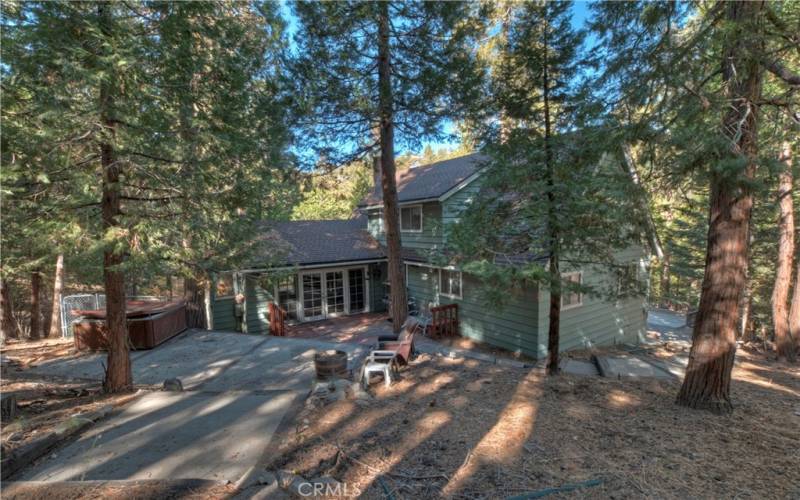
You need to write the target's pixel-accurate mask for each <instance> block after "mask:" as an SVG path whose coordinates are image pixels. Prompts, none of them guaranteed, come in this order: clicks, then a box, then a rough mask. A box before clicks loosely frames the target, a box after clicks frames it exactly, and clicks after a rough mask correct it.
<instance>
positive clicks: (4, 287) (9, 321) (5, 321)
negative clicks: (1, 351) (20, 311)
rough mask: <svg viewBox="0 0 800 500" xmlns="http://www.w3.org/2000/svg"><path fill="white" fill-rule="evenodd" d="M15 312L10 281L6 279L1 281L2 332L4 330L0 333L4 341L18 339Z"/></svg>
mask: <svg viewBox="0 0 800 500" xmlns="http://www.w3.org/2000/svg"><path fill="white" fill-rule="evenodd" d="M13 310H14V309H13V306H12V304H11V290H9V288H8V280H7V279H5V278H3V279H0V330H2V331H1V332H0V333H1V334H2V335H1V336H2V337H3V340H6V339H16V338H18V336H17V327H16V325H15V324H14V313H13Z"/></svg>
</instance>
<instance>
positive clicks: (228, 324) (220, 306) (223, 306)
mask: <svg viewBox="0 0 800 500" xmlns="http://www.w3.org/2000/svg"><path fill="white" fill-rule="evenodd" d="M211 315H212V316H213V318H214V330H220V331H230V332H232V331H235V330H236V316H234V314H233V297H229V298H226V299H215V300H212V301H211Z"/></svg>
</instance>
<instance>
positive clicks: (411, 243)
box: [367, 202, 444, 251]
mask: <svg viewBox="0 0 800 500" xmlns="http://www.w3.org/2000/svg"><path fill="white" fill-rule="evenodd" d="M421 205H422V231H421V232H408V231H401V232H400V240H401V242H402V245H403V246H404V247H406V248H413V249H416V250H431V251H435V250H441V249H442V243H443V242H444V238H443V237H442V233H443V227H442V207H441V205H440V204H439V203H438V202H429V203H422V204H421ZM406 206H412V205H410V204H409V205H406ZM380 213H381V212H380V211H379V210H369V211H368V212H367V230H368V231H369V233H370V234H371V235H372V236H373V237H374V238H375V239H377V240H378V241H379V242H380V243H381V245H386V233H384V232H382V231H380V227H381V226H380Z"/></svg>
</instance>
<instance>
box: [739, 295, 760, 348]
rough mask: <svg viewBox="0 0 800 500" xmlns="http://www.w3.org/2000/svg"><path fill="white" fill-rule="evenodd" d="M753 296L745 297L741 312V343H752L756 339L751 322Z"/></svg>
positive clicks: (753, 323) (753, 325) (753, 324)
mask: <svg viewBox="0 0 800 500" xmlns="http://www.w3.org/2000/svg"><path fill="white" fill-rule="evenodd" d="M752 311H753V294H749V295H748V296H747V300H746V301H745V303H744V310H743V311H742V323H741V334H742V341H743V342H753V341H754V340H755V339H756V335H755V322H754V321H753V314H752Z"/></svg>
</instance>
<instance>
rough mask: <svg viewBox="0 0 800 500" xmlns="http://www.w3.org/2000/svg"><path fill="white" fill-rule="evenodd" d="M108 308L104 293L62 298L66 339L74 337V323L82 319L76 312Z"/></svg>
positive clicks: (63, 325)
mask: <svg viewBox="0 0 800 500" xmlns="http://www.w3.org/2000/svg"><path fill="white" fill-rule="evenodd" d="M105 306H106V296H105V295H104V294H102V293H91V294H89V293H87V294H81V295H67V296H65V297H61V331H62V332H63V333H62V334H63V336H64V337H72V322H73V321H75V320H76V319H78V318H79V317H80V315H78V314H75V311H80V310H87V309H101V308H103V307H105Z"/></svg>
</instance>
